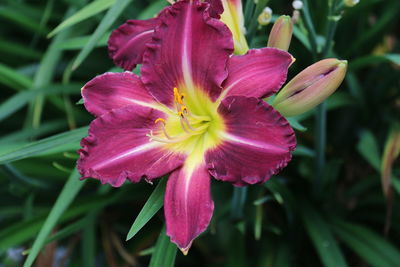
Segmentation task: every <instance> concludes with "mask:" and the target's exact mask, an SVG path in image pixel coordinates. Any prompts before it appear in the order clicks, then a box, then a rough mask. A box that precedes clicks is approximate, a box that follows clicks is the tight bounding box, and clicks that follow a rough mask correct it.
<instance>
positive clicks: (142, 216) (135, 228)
mask: <svg viewBox="0 0 400 267" xmlns="http://www.w3.org/2000/svg"><path fill="white" fill-rule="evenodd" d="M166 184H167V178H166V177H164V178H163V179H161V180H160V182H159V183H158V185H157V186H156V188H155V189H154V191H153V193H152V194H151V195H150V197H149V199H148V200H147V202H146V204H144V206H143V208H142V210H141V211H140V212H139V215H138V216H137V217H136V219H135V221H134V222H133V224H132V226H131V229H130V230H129V232H128V235H127V237H126V240H129V239H131V238H132V237H134V236H135V235H136V234H137V233H138V232H139V231H140V229H142V227H143V226H144V225H145V224H146V223H147V222H148V221H150V219H151V218H153V216H154V215H155V214H156V213H157V211H159V210H160V209H161V207H162V206H163V203H164V192H165V186H166Z"/></svg>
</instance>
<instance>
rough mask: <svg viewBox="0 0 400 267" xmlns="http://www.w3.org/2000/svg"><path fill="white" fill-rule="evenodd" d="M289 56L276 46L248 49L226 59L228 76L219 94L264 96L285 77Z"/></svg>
mask: <svg viewBox="0 0 400 267" xmlns="http://www.w3.org/2000/svg"><path fill="white" fill-rule="evenodd" d="M291 63H292V56H291V55H290V54H289V53H287V52H285V51H282V50H279V49H276V48H261V49H251V50H249V51H248V53H247V54H246V55H243V56H232V57H231V58H230V59H229V61H228V72H229V75H228V78H227V79H226V80H225V82H224V84H223V87H224V92H223V94H224V95H226V96H233V95H242V96H247V97H257V98H262V97H267V96H270V95H272V94H274V93H276V92H277V91H278V90H279V88H281V86H282V85H283V83H284V82H285V80H286V76H287V72H288V68H289V66H290V64H291Z"/></svg>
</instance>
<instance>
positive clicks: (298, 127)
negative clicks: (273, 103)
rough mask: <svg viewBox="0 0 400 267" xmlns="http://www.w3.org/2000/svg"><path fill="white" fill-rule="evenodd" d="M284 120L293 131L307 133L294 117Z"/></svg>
mask: <svg viewBox="0 0 400 267" xmlns="http://www.w3.org/2000/svg"><path fill="white" fill-rule="evenodd" d="M286 120H287V121H288V122H289V123H290V126H292V127H293V128H294V129H296V130H298V131H300V132H305V131H307V128H306V127H304V126H303V125H301V124H300V122H299V121H298V120H297V119H296V118H295V117H289V118H286Z"/></svg>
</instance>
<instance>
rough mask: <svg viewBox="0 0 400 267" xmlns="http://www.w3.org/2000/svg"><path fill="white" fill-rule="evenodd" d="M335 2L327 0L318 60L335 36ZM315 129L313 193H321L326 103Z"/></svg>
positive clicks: (329, 47) (320, 107)
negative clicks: (322, 39) (321, 47)
mask: <svg viewBox="0 0 400 267" xmlns="http://www.w3.org/2000/svg"><path fill="white" fill-rule="evenodd" d="M336 3H337V0H329V1H328V5H329V13H328V16H327V20H328V26H327V30H326V42H325V45H324V48H323V50H322V53H321V54H320V55H318V59H319V60H320V59H324V58H326V57H327V56H328V55H329V53H330V51H331V49H332V41H333V37H334V35H335V31H336V26H337V22H338V19H337V18H335V11H336V6H337V4H336ZM315 118H316V127H315V139H316V143H315V147H316V148H315V149H316V151H315V152H316V182H315V191H316V193H321V192H322V191H323V187H324V171H325V161H326V160H325V147H326V121H327V114H326V102H322V103H321V104H320V105H319V106H318V107H317V110H316V117H315Z"/></svg>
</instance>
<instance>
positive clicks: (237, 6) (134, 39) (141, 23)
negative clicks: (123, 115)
mask: <svg viewBox="0 0 400 267" xmlns="http://www.w3.org/2000/svg"><path fill="white" fill-rule="evenodd" d="M196 1H198V0H196ZM204 2H207V3H209V4H210V9H209V11H208V13H209V15H210V16H211V17H213V18H217V19H220V18H221V20H222V21H223V22H224V23H226V24H227V26H228V28H229V29H230V30H231V32H232V33H233V38H234V47H235V51H236V53H237V54H245V53H246V52H247V50H248V45H247V42H246V38H245V37H244V32H245V30H244V18H243V12H242V4H241V1H240V0H222V2H221V0H205V1H204ZM169 8H170V7H166V8H164V9H163V10H162V11H161V12H160V13H159V14H158V15H157V17H155V18H152V19H148V20H128V21H127V22H126V23H124V24H122V25H121V26H120V27H118V29H116V30H114V31H113V32H112V34H111V36H110V39H109V40H108V52H109V55H110V57H111V58H112V59H113V61H114V63H115V65H117V66H119V67H121V68H123V69H124V70H132V69H133V68H135V66H136V65H137V64H141V63H142V62H143V53H144V51H145V50H146V44H148V43H149V42H150V41H151V40H152V36H153V33H154V30H155V29H156V28H157V27H159V26H160V24H161V22H162V18H163V16H164V14H165V11H166V10H169ZM224 10H225V11H224ZM222 12H223V14H222V17H221V13H222Z"/></svg>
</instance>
